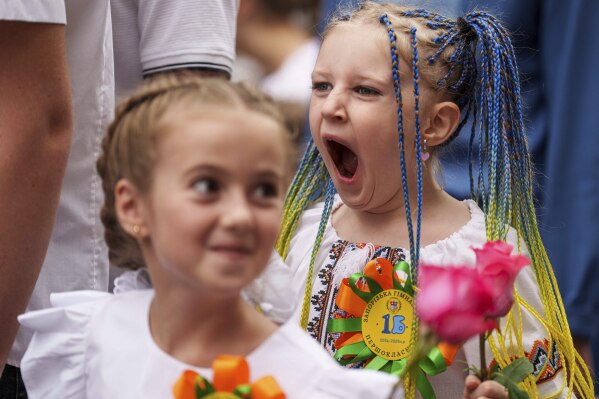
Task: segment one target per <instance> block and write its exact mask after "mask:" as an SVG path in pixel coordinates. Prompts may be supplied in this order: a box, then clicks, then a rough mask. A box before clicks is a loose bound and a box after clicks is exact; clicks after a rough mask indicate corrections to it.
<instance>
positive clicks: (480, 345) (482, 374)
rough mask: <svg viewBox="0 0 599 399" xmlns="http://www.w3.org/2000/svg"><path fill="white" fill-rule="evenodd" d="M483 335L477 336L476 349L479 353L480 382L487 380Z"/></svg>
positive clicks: (487, 372)
mask: <svg viewBox="0 0 599 399" xmlns="http://www.w3.org/2000/svg"><path fill="white" fill-rule="evenodd" d="M485 341H486V339H485V333H482V334H479V336H478V349H479V353H480V380H481V382H482V381H485V380H487V379H488V378H489V370H488V369H487V365H486V362H487V360H486V356H485Z"/></svg>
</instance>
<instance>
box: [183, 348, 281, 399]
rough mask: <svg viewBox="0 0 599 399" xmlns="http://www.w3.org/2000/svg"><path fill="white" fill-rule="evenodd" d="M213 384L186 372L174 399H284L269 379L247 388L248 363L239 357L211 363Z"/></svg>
mask: <svg viewBox="0 0 599 399" xmlns="http://www.w3.org/2000/svg"><path fill="white" fill-rule="evenodd" d="M212 369H213V371H214V377H213V383H212V384H211V383H210V382H209V381H208V380H206V379H205V378H204V377H202V376H201V375H199V374H198V373H196V372H195V371H192V370H185V371H184V372H183V374H181V377H179V380H178V381H177V383H176V384H175V386H174V387H173V395H174V398H175V399H200V398H202V399H285V393H284V392H283V391H282V390H281V387H280V386H279V384H277V382H276V381H275V379H274V378H273V377H272V376H265V377H262V378H260V379H259V380H258V381H255V382H254V383H252V384H250V383H249V380H250V372H249V367H248V364H247V361H246V360H245V359H244V358H243V357H242V356H233V355H220V356H218V357H217V358H216V359H215V360H214V362H213V363H212Z"/></svg>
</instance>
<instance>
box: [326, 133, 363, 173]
mask: <svg viewBox="0 0 599 399" xmlns="http://www.w3.org/2000/svg"><path fill="white" fill-rule="evenodd" d="M327 148H328V150H329V154H330V155H331V159H332V160H333V162H334V163H335V166H336V167H337V170H338V171H339V174H340V175H341V176H343V177H346V178H348V179H351V178H352V177H354V175H355V174H356V170H357V169H358V156H357V155H356V154H355V153H354V152H353V151H352V150H350V149H349V148H348V147H346V146H344V145H343V144H341V143H338V142H336V141H333V140H327Z"/></svg>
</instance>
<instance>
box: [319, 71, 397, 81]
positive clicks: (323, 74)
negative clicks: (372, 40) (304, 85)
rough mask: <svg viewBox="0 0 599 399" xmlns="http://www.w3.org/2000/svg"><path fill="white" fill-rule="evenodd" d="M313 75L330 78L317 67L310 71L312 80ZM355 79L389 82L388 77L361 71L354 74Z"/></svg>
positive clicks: (328, 74)
mask: <svg viewBox="0 0 599 399" xmlns="http://www.w3.org/2000/svg"><path fill="white" fill-rule="evenodd" d="M315 75H320V76H322V77H323V78H324V79H329V78H330V73H328V72H325V71H321V70H318V69H314V71H312V75H311V78H312V80H314V79H315ZM354 78H355V79H357V80H369V81H372V82H375V83H378V84H381V85H386V84H388V83H389V82H390V79H386V78H383V79H381V78H379V77H377V76H373V75H366V74H362V73H358V74H356V75H355V76H354Z"/></svg>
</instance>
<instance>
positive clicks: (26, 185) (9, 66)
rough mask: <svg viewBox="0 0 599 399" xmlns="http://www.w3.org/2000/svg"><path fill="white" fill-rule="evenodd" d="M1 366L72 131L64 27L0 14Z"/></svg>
mask: <svg viewBox="0 0 599 399" xmlns="http://www.w3.org/2000/svg"><path fill="white" fill-rule="evenodd" d="M0 54H2V59H3V60H6V62H2V63H1V66H0V87H1V88H2V95H0V187H1V188H2V193H3V194H2V195H1V196H0V217H1V220H2V229H1V230H0V304H2V305H1V306H0V326H2V328H0V331H1V332H0V373H1V372H2V369H3V368H4V363H5V361H6V358H7V355H8V352H9V350H10V347H11V346H12V343H13V340H14V338H15V335H16V333H17V329H18V322H17V315H19V314H20V313H23V312H24V311H25V308H26V306H27V303H28V302H29V298H30V296H31V293H32V291H33V288H34V286H35V282H36V280H37V277H38V275H39V272H40V269H41V266H42V263H43V260H44V257H45V255H46V250H47V248H48V243H49V241H50V236H51V233H52V226H53V224H54V218H55V216H56V209H57V207H58V199H59V196H60V186H61V184H62V179H63V176H64V172H65V168H66V164H67V159H68V155H69V149H70V144H71V134H72V124H73V120H72V105H71V91H70V83H69V77H68V68H67V60H66V45H65V27H64V25H57V24H37V23H26V22H14V21H0Z"/></svg>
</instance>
